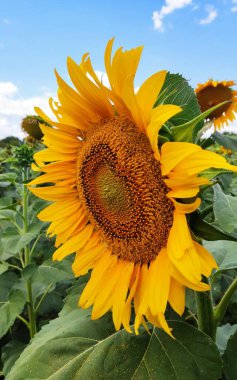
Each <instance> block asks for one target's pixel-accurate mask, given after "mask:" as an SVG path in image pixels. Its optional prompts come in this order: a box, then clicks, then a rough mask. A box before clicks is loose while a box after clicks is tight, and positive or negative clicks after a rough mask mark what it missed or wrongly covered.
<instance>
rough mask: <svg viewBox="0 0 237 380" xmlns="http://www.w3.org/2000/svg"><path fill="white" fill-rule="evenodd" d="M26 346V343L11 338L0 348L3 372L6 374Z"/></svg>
mask: <svg viewBox="0 0 237 380" xmlns="http://www.w3.org/2000/svg"><path fill="white" fill-rule="evenodd" d="M25 347H26V344H25V343H23V342H20V341H19V340H11V341H10V342H8V343H7V344H6V345H5V346H4V347H3V349H2V361H3V374H4V376H6V375H7V374H8V373H9V372H10V370H11V369H12V367H13V365H14V363H15V362H16V360H17V359H18V358H19V356H20V354H21V353H22V351H23V350H24V348H25Z"/></svg>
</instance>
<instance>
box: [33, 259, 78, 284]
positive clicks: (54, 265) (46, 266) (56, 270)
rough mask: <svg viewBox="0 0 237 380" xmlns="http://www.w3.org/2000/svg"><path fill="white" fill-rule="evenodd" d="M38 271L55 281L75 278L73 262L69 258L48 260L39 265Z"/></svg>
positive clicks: (44, 276)
mask: <svg viewBox="0 0 237 380" xmlns="http://www.w3.org/2000/svg"><path fill="white" fill-rule="evenodd" d="M38 271H39V274H40V275H41V276H42V277H43V278H45V279H47V280H50V281H51V282H55V283H56V282H59V281H65V280H73V279H74V275H73V272H72V269H71V262H69V261H67V260H63V261H60V262H58V261H52V260H47V261H46V262H44V263H43V264H42V265H40V266H39V267H38Z"/></svg>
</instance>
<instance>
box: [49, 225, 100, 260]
mask: <svg viewBox="0 0 237 380" xmlns="http://www.w3.org/2000/svg"><path fill="white" fill-rule="evenodd" d="M92 231H93V226H92V225H91V224H89V225H88V226H86V227H85V228H84V229H83V230H82V231H81V232H80V233H79V234H77V235H75V236H73V237H72V238H71V239H69V240H68V241H67V242H66V243H64V244H63V245H62V246H61V247H60V248H58V249H57V250H56V251H55V252H54V254H53V260H59V261H61V260H63V259H64V257H66V256H68V255H70V254H71V253H73V252H76V251H77V250H79V249H81V248H82V247H83V246H84V245H85V244H86V242H87V241H88V240H89V239H90V236H91V234H92Z"/></svg>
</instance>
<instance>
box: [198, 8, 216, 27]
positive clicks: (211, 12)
mask: <svg viewBox="0 0 237 380" xmlns="http://www.w3.org/2000/svg"><path fill="white" fill-rule="evenodd" d="M206 11H207V16H206V17H205V18H203V19H201V20H200V21H199V24H201V25H207V24H211V23H212V22H213V21H214V20H215V19H216V18H217V15H218V12H217V9H216V8H215V7H214V6H213V5H207V7H206Z"/></svg>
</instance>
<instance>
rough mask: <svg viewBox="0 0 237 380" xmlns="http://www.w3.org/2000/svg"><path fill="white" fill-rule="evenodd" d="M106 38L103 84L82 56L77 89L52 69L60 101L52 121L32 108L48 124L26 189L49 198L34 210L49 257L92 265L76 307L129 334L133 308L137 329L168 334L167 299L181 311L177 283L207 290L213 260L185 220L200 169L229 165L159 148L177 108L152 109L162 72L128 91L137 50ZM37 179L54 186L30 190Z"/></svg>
mask: <svg viewBox="0 0 237 380" xmlns="http://www.w3.org/2000/svg"><path fill="white" fill-rule="evenodd" d="M112 44H113V40H111V41H109V43H108V45H107V48H106V51H105V67H106V72H107V75H108V79H109V82H110V86H111V88H110V89H109V88H107V87H105V86H104V85H103V83H101V81H100V80H99V79H98V78H97V76H96V73H95V71H94V70H93V67H92V65H91V61H90V57H89V56H88V55H87V54H86V55H84V56H83V58H82V61H81V63H80V64H77V63H75V62H74V61H73V60H72V59H68V71H69V75H70V77H71V80H72V82H73V84H74V87H75V88H72V87H70V86H69V85H68V84H66V83H65V82H64V80H63V79H62V78H61V77H60V76H59V75H58V74H57V73H56V77H57V81H58V86H59V89H58V99H59V102H55V101H53V100H52V99H50V102H49V103H50V106H51V109H52V111H53V113H54V114H55V116H56V121H52V120H49V118H48V117H47V116H46V115H45V114H44V113H43V112H42V111H40V110H38V113H39V115H40V116H41V117H42V118H43V119H44V120H46V121H48V122H49V123H50V124H51V125H52V126H53V128H49V127H47V126H42V131H43V133H44V138H43V139H44V143H45V144H46V146H47V149H45V150H43V151H41V152H38V153H36V154H35V160H36V162H37V164H38V166H35V169H36V170H39V171H42V172H43V173H44V174H43V175H41V176H39V177H37V178H36V179H35V180H33V181H32V182H31V191H32V192H33V193H34V194H36V195H37V196H39V197H41V198H43V199H46V200H48V201H51V202H52V204H51V205H50V206H48V207H47V208H46V209H44V210H43V211H41V212H40V214H39V215H38V216H39V218H40V219H41V220H43V221H50V222H51V224H50V226H49V228H48V234H49V235H50V236H53V235H56V243H55V244H56V247H57V249H56V251H55V252H54V256H53V258H54V259H55V260H62V259H63V258H65V257H66V256H67V255H70V254H72V253H76V255H75V260H74V263H73V266H72V268H73V271H74V274H75V276H81V275H84V274H86V273H87V272H88V271H90V270H92V271H91V277H90V280H89V282H88V283H87V285H86V287H85V289H84V291H83V293H82V295H81V297H80V300H79V304H80V306H81V307H83V308H87V307H89V306H91V305H93V309H92V318H93V319H96V318H99V317H101V316H102V315H103V314H105V313H106V312H107V311H109V310H112V314H113V321H114V324H115V327H116V329H119V328H120V327H121V325H123V326H124V327H125V329H126V330H127V331H131V328H130V316H131V308H132V305H134V309H135V315H136V317H135V331H136V332H137V331H138V328H139V325H140V324H141V323H143V324H145V321H146V320H148V321H150V322H151V323H153V324H154V325H156V326H159V327H162V328H164V330H165V331H167V333H169V334H171V333H170V329H169V327H168V325H167V322H166V320H165V317H164V313H165V310H166V306H167V303H169V304H170V305H171V306H172V308H173V309H174V310H175V311H176V312H177V313H178V314H180V315H181V314H182V313H183V311H184V307H185V287H186V286H187V287H189V288H191V289H194V290H197V291H205V290H207V289H208V285H206V284H204V283H203V282H202V275H205V276H209V275H210V273H211V271H212V269H213V268H215V267H216V263H215V261H214V259H213V258H212V256H211V255H210V254H209V253H208V252H207V251H206V250H205V249H204V248H203V247H202V246H201V245H199V244H198V243H196V242H195V241H193V239H192V237H191V234H190V231H189V228H188V224H187V220H186V214H188V213H190V212H193V211H194V210H196V209H197V208H198V206H199V204H200V199H199V198H196V196H197V193H198V192H199V187H200V186H201V185H205V184H208V182H209V181H208V179H206V178H203V177H199V176H198V174H199V172H201V171H203V170H205V169H207V168H209V167H217V168H225V169H229V170H232V169H234V170H235V171H237V169H236V168H235V167H232V166H231V165H229V164H228V163H227V162H226V161H225V159H224V158H222V157H221V156H218V155H216V154H215V153H212V152H208V151H204V150H202V149H201V148H200V147H199V146H196V145H194V144H190V143H182V142H176V143H175V142H168V143H165V144H164V145H163V146H162V148H161V151H160V150H159V149H158V134H159V130H160V128H161V126H162V125H163V124H164V123H165V122H166V121H167V120H168V119H169V118H171V117H172V116H173V115H175V114H176V113H178V112H180V111H181V109H180V108H179V107H178V106H176V105H160V106H158V107H157V108H153V104H154V102H155V100H156V99H157V95H158V94H159V92H160V90H161V88H162V86H163V83H164V80H165V77H166V71H161V72H158V73H156V74H154V75H152V76H151V77H150V78H148V79H147V80H146V81H145V82H144V83H143V84H142V86H141V87H140V88H139V91H138V92H137V93H135V92H134V76H135V73H136V70H137V66H138V62H139V59H140V56H141V52H142V49H141V48H140V47H138V48H136V49H132V50H129V51H123V49H122V48H120V49H118V50H117V51H116V52H115V54H114V56H113V59H112V60H111V52H112ZM42 183H47V184H48V183H52V184H53V185H51V186H48V185H47V186H44V187H32V186H33V185H38V184H42ZM195 198H196V199H195ZM190 199H195V200H194V201H192V202H189V203H188V201H189V200H190Z"/></svg>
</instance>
